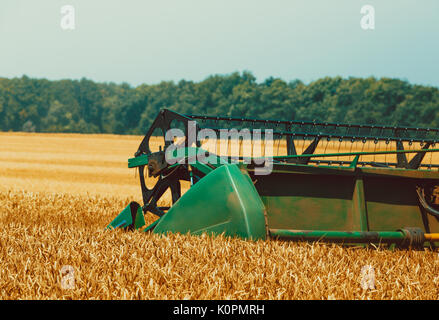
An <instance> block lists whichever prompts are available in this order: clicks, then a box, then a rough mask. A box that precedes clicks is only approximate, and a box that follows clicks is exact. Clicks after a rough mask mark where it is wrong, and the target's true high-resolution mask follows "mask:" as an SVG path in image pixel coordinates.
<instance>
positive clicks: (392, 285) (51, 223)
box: [0, 133, 439, 299]
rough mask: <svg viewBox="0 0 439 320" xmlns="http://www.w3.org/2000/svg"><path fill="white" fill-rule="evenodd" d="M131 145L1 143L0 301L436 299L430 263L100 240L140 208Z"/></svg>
mask: <svg viewBox="0 0 439 320" xmlns="http://www.w3.org/2000/svg"><path fill="white" fill-rule="evenodd" d="M141 139H142V137H134V136H113V135H67V134H66V135H63V134H19V133H1V134H0V228H1V230H2V231H1V232H0V299H437V298H438V297H439V254H438V253H437V252H431V251H387V250H381V249H379V248H378V249H364V248H343V247H340V246H337V245H324V244H318V243H315V244H307V243H291V242H281V241H273V240H271V241H259V242H251V241H243V240H239V239H230V238H224V237H206V236H202V237H194V236H189V235H169V236H167V237H162V236H158V235H151V234H145V233H140V232H131V233H127V232H123V231H121V230H114V231H108V230H104V228H105V226H106V225H107V224H108V223H109V222H110V221H111V220H112V219H113V218H114V217H115V216H116V215H117V214H118V213H119V212H120V211H121V209H123V208H124V207H125V206H126V205H127V204H128V203H129V202H130V201H131V200H135V201H140V200H141V194H140V188H139V184H138V177H136V176H135V171H133V170H129V169H127V159H128V158H129V157H131V156H132V155H133V153H134V152H135V151H136V150H137V147H138V144H139V143H140V141H141ZM299 151H300V148H299ZM146 218H147V222H151V221H153V219H154V218H153V217H152V216H149V215H148V216H147V217H146ZM369 267H371V269H367V268H369ZM66 268H71V270H73V275H74V281H73V282H69V283H68V284H69V285H70V286H69V287H66V286H65V282H64V281H65V279H66V275H65V273H63V272H64V271H63V270H65V269H66ZM365 270H369V273H367V274H365ZM370 272H372V275H373V277H372V278H370V276H371V273H370ZM365 275H366V276H367V277H366V278H365ZM371 279H373V281H371ZM365 280H369V281H368V282H367V281H366V282H365Z"/></svg>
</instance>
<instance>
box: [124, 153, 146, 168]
mask: <svg viewBox="0 0 439 320" xmlns="http://www.w3.org/2000/svg"><path fill="white" fill-rule="evenodd" d="M148 160H149V157H148V155H146V154H144V155H141V156H138V157H135V158H130V159H128V168H135V167H139V166H145V165H147V164H148Z"/></svg>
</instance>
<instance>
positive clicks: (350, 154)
mask: <svg viewBox="0 0 439 320" xmlns="http://www.w3.org/2000/svg"><path fill="white" fill-rule="evenodd" d="M419 152H423V153H424V152H425V153H429V152H439V149H427V150H425V149H416V150H388V151H364V152H340V153H318V154H300V155H289V156H274V157H273V159H274V160H279V159H294V158H324V157H348V156H368V155H380V154H405V153H419Z"/></svg>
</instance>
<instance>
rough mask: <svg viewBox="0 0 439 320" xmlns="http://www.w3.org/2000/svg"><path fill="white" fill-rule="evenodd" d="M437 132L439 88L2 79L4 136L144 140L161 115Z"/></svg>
mask: <svg viewBox="0 0 439 320" xmlns="http://www.w3.org/2000/svg"><path fill="white" fill-rule="evenodd" d="M162 108H169V109H172V110H174V111H177V112H181V113H189V114H205V115H225V116H234V117H250V118H261V119H296V120H317V121H328V122H347V123H365V124H390V125H396V124H398V125H402V126H423V127H439V89H438V88H436V87H428V86H421V85H412V84H410V83H408V82H407V81H403V80H399V79H389V78H382V79H376V78H372V77H371V78H366V79H363V78H348V79H343V78H341V77H334V78H329V77H326V78H322V79H319V80H317V81H314V82H311V83H309V84H304V83H303V82H301V81H300V80H294V81H291V82H285V81H284V80H281V79H277V78H272V77H271V78H268V79H266V80H265V81H263V82H262V83H258V82H257V81H256V78H255V77H254V76H253V75H252V74H251V73H250V72H243V73H238V72H236V73H232V74H228V75H213V76H210V77H208V78H207V79H205V80H203V81H201V82H192V81H186V80H181V81H179V82H178V83H175V82H173V81H167V82H161V83H159V84H155V85H146V84H143V85H140V86H138V87H132V86H130V85H128V84H126V83H122V84H115V83H96V82H93V81H91V80H88V79H85V78H83V79H81V80H59V81H49V80H46V79H31V78H29V77H27V76H23V77H21V78H13V79H6V78H0V130H1V131H35V132H80V133H117V134H144V133H145V132H146V130H147V129H148V128H149V126H150V124H151V123H152V121H153V120H154V119H155V117H156V115H157V113H158V111H159V110H160V109H162Z"/></svg>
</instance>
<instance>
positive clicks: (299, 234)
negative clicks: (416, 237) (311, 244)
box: [270, 229, 407, 244]
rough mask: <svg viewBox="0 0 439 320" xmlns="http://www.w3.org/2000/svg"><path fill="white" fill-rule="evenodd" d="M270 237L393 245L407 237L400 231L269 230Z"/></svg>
mask: <svg viewBox="0 0 439 320" xmlns="http://www.w3.org/2000/svg"><path fill="white" fill-rule="evenodd" d="M270 236H271V237H274V238H283V239H290V240H302V241H331V242H343V243H395V244H400V243H402V242H404V241H405V240H406V239H407V237H406V235H405V234H404V233H403V232H400V231H393V232H392V231H385V232H383V231H381V232H364V231H353V232H347V231H322V230H285V229H270Z"/></svg>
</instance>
